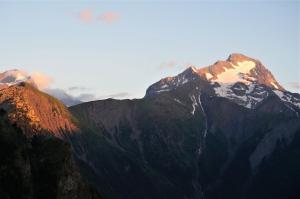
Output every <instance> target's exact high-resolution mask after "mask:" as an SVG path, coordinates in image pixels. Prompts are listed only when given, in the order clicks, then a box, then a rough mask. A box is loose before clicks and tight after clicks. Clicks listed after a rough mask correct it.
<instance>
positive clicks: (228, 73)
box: [214, 61, 255, 84]
mask: <svg viewBox="0 0 300 199" xmlns="http://www.w3.org/2000/svg"><path fill="white" fill-rule="evenodd" d="M231 65H232V66H233V68H230V69H228V68H224V69H225V72H222V73H220V74H218V75H217V78H216V79H215V80H214V82H218V83H224V84H233V83H236V82H243V83H249V81H248V80H246V79H245V78H243V75H241V74H249V73H250V71H251V70H252V69H253V68H255V62H253V61H243V62H238V63H237V65H234V64H231Z"/></svg>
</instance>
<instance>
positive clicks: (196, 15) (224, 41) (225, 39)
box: [0, 1, 300, 98]
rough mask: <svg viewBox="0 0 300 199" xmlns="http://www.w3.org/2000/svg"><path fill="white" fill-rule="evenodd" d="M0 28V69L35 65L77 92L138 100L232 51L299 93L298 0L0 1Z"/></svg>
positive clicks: (59, 84) (57, 83)
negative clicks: (163, 83)
mask: <svg viewBox="0 0 300 199" xmlns="http://www.w3.org/2000/svg"><path fill="white" fill-rule="evenodd" d="M0 34H1V37H0V70H1V71H4V70H8V69H12V68H18V69H23V70H26V71H29V72H36V71H38V72H41V73H44V74H47V75H48V76H50V77H51V78H52V79H53V83H52V84H51V87H52V88H61V89H64V90H67V91H68V92H69V93H71V94H74V95H79V94H89V93H93V94H95V95H96V96H97V97H98V98H102V97H109V96H116V97H118V96H120V97H125V98H126V97H128V98H133V97H142V96H143V95H144V94H145V91H146V89H147V87H148V86H149V85H151V84H152V83H154V82H156V81H158V80H159V79H161V78H163V77H166V76H172V75H176V74H177V73H179V72H181V71H182V70H184V68H185V67H186V66H187V65H189V64H193V65H196V66H197V67H202V66H207V65H209V64H212V63H214V62H215V61H217V60H224V59H226V58H227V57H228V55H229V54H230V53H233V52H238V53H242V54H245V55H248V56H250V57H253V58H257V59H259V60H261V61H262V62H263V64H264V65H265V66H266V67H267V68H268V69H269V70H271V71H272V73H273V74H274V76H275V77H276V79H277V80H278V81H279V82H280V83H281V84H282V85H283V86H284V87H286V88H287V89H288V90H291V91H294V92H300V89H299V81H300V36H299V35H300V3H299V1H281V2H280V1H276V2H275V1H265V2H263V1H252V2H250V1H212V2H208V1H206V2H204V1H189V2H185V1H143V2H141V1H91V2H89V3H86V2H83V1H76V3H74V2H73V1H54V2H50V1H40V2H39V3H37V2H30V1H0ZM70 87H76V88H78V89H76V88H73V89H69V88H70ZM297 87H298V88H297Z"/></svg>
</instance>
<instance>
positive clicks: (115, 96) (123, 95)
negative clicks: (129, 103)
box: [102, 92, 130, 98]
mask: <svg viewBox="0 0 300 199" xmlns="http://www.w3.org/2000/svg"><path fill="white" fill-rule="evenodd" d="M129 95H130V94H129V93H127V92H120V93H114V94H111V95H106V96H103V97H102V98H124V97H128V96H129Z"/></svg>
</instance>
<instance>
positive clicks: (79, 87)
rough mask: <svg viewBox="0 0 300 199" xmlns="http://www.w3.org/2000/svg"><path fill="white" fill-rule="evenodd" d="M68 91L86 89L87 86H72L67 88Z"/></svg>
mask: <svg viewBox="0 0 300 199" xmlns="http://www.w3.org/2000/svg"><path fill="white" fill-rule="evenodd" d="M68 90H69V91H85V90H88V88H86V87H83V86H72V87H69V88H68Z"/></svg>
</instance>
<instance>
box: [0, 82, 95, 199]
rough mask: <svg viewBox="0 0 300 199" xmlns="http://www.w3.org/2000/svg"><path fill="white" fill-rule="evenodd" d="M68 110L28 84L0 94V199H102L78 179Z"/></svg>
mask: <svg viewBox="0 0 300 199" xmlns="http://www.w3.org/2000/svg"><path fill="white" fill-rule="evenodd" d="M76 129H77V128H76V126H75V124H74V123H73V122H72V120H71V115H70V113H69V112H68V110H67V109H66V108H65V107H64V106H63V105H62V104H61V103H60V102H58V101H57V100H55V99H54V98H52V97H50V96H48V95H46V94H44V93H42V92H40V91H38V90H37V89H35V88H34V87H32V86H30V85H28V84H22V83H21V84H20V85H13V86H10V87H6V88H4V89H2V90H1V93H0V151H1V152H0V154H1V155H0V157H1V160H0V198H4V199H6V198H7V199H20V198H24V199H25V198H26V199H38V198H49V199H50V198H51V199H53V198H59V199H69V198H70V199H71V198H72V199H74V198H78V199H81V198H89V199H98V198H100V195H99V194H98V192H97V191H96V190H95V189H93V188H92V187H91V186H90V185H89V183H88V182H87V181H86V180H85V179H84V178H83V177H82V176H81V174H80V173H79V170H78V168H77V166H76V164H75V162H74V160H73V154H72V150H71V147H70V145H69V144H68V143H67V142H66V141H64V140H62V138H66V136H67V135H68V134H70V133H75V130H76Z"/></svg>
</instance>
